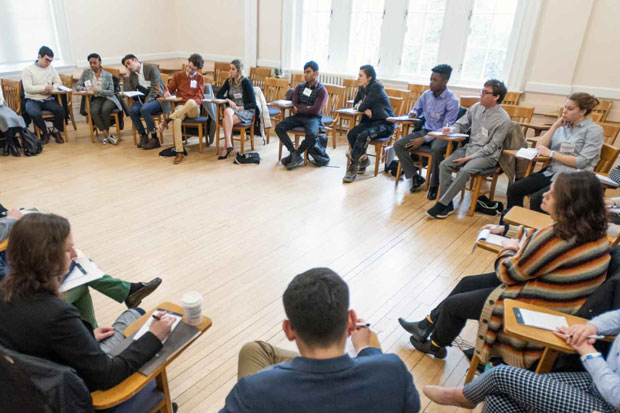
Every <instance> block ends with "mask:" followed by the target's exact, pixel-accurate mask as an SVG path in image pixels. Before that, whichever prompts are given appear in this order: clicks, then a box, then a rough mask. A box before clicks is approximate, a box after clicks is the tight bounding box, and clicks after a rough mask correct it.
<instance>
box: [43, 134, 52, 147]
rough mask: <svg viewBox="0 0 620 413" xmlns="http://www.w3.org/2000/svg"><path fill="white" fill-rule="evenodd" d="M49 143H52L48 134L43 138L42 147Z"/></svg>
mask: <svg viewBox="0 0 620 413" xmlns="http://www.w3.org/2000/svg"><path fill="white" fill-rule="evenodd" d="M48 143H50V135H49V134H47V133H46V134H45V135H43V137H42V138H41V145H47V144H48Z"/></svg>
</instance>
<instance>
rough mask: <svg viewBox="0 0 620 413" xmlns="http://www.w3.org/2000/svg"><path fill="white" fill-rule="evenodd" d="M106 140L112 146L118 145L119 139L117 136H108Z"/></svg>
mask: <svg viewBox="0 0 620 413" xmlns="http://www.w3.org/2000/svg"><path fill="white" fill-rule="evenodd" d="M106 140H107V141H108V143H111V144H112V145H118V137H117V136H116V135H108V138H107V139H106Z"/></svg>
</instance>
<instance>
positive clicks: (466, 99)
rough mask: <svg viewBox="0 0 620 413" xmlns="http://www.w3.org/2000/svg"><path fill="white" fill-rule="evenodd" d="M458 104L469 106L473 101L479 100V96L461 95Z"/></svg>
mask: <svg viewBox="0 0 620 413" xmlns="http://www.w3.org/2000/svg"><path fill="white" fill-rule="evenodd" d="M459 102H460V105H461V106H463V107H464V108H469V107H471V106H472V105H473V104H474V103H478V102H480V96H461V99H460V100H459Z"/></svg>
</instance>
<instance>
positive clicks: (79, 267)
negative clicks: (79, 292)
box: [58, 249, 105, 293]
mask: <svg viewBox="0 0 620 413" xmlns="http://www.w3.org/2000/svg"><path fill="white" fill-rule="evenodd" d="M76 252H77V255H78V256H77V258H76V259H74V260H73V261H75V263H76V265H75V268H74V269H73V271H71V273H70V274H69V275H68V276H67V277H66V278H65V279H64V281H63V282H62V284H61V285H60V288H59V289H58V291H60V292H61V293H63V292H65V291H69V290H71V289H72V288H75V287H78V286H80V285H82V284H86V283H89V282H91V281H94V280H97V279H99V278H101V277H103V276H104V274H105V273H104V272H103V271H101V270H100V269H99V267H97V265H96V264H95V263H94V262H92V261H91V260H90V258H88V257H87V256H86V255H84V253H83V252H82V251H80V250H78V249H76Z"/></svg>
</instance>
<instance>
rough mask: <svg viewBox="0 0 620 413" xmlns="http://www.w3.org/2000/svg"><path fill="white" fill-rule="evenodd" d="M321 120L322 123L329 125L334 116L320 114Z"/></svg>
mask: <svg viewBox="0 0 620 413" xmlns="http://www.w3.org/2000/svg"><path fill="white" fill-rule="evenodd" d="M321 122H323V125H329V124H330V123H333V122H334V118H332V117H331V116H321Z"/></svg>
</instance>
